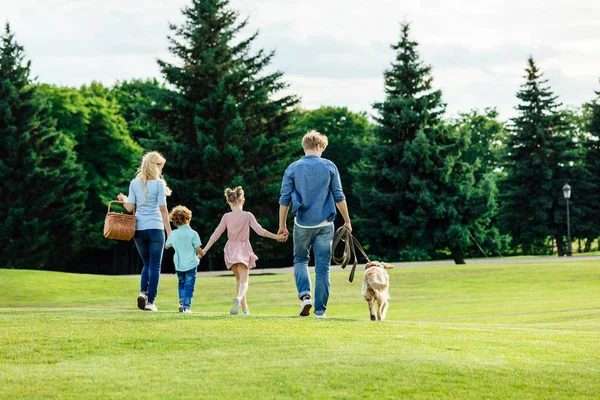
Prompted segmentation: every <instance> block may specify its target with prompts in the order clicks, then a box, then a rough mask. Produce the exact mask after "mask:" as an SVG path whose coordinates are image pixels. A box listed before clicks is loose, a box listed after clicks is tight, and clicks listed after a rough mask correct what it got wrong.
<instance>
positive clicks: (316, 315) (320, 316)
mask: <svg viewBox="0 0 600 400" xmlns="http://www.w3.org/2000/svg"><path fill="white" fill-rule="evenodd" d="M315 317H316V318H327V317H326V316H325V314H321V315H319V314H315Z"/></svg>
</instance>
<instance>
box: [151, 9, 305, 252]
mask: <svg viewBox="0 0 600 400" xmlns="http://www.w3.org/2000/svg"><path fill="white" fill-rule="evenodd" d="M228 5H229V1H227V0H193V1H192V2H191V5H190V6H189V7H186V8H184V10H183V14H184V17H185V22H184V23H183V24H182V25H181V26H171V30H172V31H173V32H174V36H173V37H170V38H169V40H170V43H171V45H170V51H171V53H172V55H173V56H174V57H175V58H176V59H177V60H178V61H177V62H176V63H168V62H166V61H159V66H160V69H161V71H162V73H163V75H164V78H165V79H166V81H167V83H168V84H169V85H171V87H173V88H174V90H172V91H165V92H164V97H163V98H162V99H161V100H160V101H159V104H160V106H161V107H163V108H164V107H165V105H166V107H167V110H166V111H163V112H159V113H155V114H156V115H157V116H158V118H160V120H161V122H162V124H163V125H164V126H165V127H166V129H165V131H166V132H169V133H170V134H171V135H172V138H170V142H169V143H165V147H166V151H165V153H166V154H165V155H166V157H167V165H166V167H165V176H166V177H167V178H168V181H169V183H170V184H171V185H172V187H173V197H172V199H171V200H169V201H170V202H172V203H173V204H180V203H181V204H184V205H186V206H187V207H189V208H190V209H191V210H192V212H193V214H194V216H193V222H192V224H193V225H196V226H199V227H202V230H203V231H204V232H206V233H205V235H207V234H210V231H211V229H214V228H215V227H216V226H217V224H218V222H219V220H220V217H221V215H222V214H223V212H226V211H228V206H227V203H226V202H225V200H224V196H223V191H224V189H225V188H226V187H234V186H237V185H242V186H243V187H244V189H245V190H246V208H247V209H249V210H250V211H252V212H253V213H254V214H255V215H256V217H257V218H258V219H259V221H260V222H261V223H262V224H263V225H264V226H265V227H266V228H267V229H270V230H275V229H276V227H277V215H276V210H277V204H278V202H277V200H278V197H279V189H280V183H281V177H282V174H283V171H284V169H285V166H286V163H287V162H288V161H289V160H287V159H285V157H283V158H284V159H282V157H281V156H282V153H281V151H283V149H284V147H285V146H284V145H283V143H284V142H285V140H286V136H285V135H286V131H285V128H286V126H287V124H288V119H289V113H290V112H291V109H292V107H293V106H294V105H295V104H296V103H297V99H296V97H294V96H288V95H283V94H281V93H280V91H281V90H282V89H285V88H286V87H287V85H286V84H285V83H284V82H282V73H281V72H275V73H266V72H265V69H266V68H267V67H268V65H269V64H270V62H271V60H272V58H273V55H274V54H273V53H265V52H264V51H263V50H260V51H258V52H257V53H256V54H252V52H251V45H252V43H253V42H254V40H255V39H256V37H257V33H255V34H253V35H251V36H250V37H248V38H246V39H239V40H238V38H239V37H240V36H241V35H240V33H241V32H242V30H243V29H244V28H246V26H247V23H248V21H247V20H244V21H242V22H238V13H237V12H235V11H233V10H231V9H229V8H228ZM266 216H270V218H267V219H265V218H264V217H266ZM261 244H262V245H265V246H269V247H275V244H273V241H270V242H264V241H259V245H258V248H259V249H260V248H261ZM264 255H265V253H264V252H263V256H264ZM212 256H213V257H214V253H213V254H212Z"/></svg>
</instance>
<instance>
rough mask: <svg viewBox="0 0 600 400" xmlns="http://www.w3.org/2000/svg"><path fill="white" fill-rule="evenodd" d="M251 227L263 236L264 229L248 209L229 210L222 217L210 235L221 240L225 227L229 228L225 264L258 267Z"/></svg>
mask: <svg viewBox="0 0 600 400" xmlns="http://www.w3.org/2000/svg"><path fill="white" fill-rule="evenodd" d="M250 228H252V229H254V232H256V233H257V234H259V235H260V236H263V235H264V234H265V232H267V230H266V229H264V228H263V227H262V226H260V224H259V223H258V222H257V221H256V218H254V215H252V213H250V212H248V211H242V212H233V211H232V212H228V213H227V214H224V215H223V218H221V223H219V226H217V229H215V231H214V232H213V234H212V235H211V236H210V238H211V239H213V240H214V241H215V242H216V241H217V240H219V238H220V237H221V235H222V234H223V232H225V229H227V239H228V240H227V244H225V264H226V265H227V269H231V266H232V265H233V264H239V263H242V264H245V265H246V266H247V267H248V269H252V268H254V267H256V260H258V257H256V254H254V251H253V250H252V246H251V245H250Z"/></svg>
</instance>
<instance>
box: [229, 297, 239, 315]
mask: <svg viewBox="0 0 600 400" xmlns="http://www.w3.org/2000/svg"><path fill="white" fill-rule="evenodd" d="M239 310H240V299H238V298H237V297H235V298H234V299H233V304H232V305H231V311H229V314H230V315H238V311H239Z"/></svg>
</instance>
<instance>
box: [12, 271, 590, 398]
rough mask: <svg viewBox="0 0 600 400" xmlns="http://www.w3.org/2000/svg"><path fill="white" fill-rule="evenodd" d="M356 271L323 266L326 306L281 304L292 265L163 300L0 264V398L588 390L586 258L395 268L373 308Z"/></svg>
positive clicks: (127, 283)
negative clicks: (143, 307) (188, 297)
mask: <svg viewBox="0 0 600 400" xmlns="http://www.w3.org/2000/svg"><path fill="white" fill-rule="evenodd" d="M360 275H361V274H360V273H359V274H358V275H357V278H358V279H357V280H356V281H355V282H354V283H352V284H351V283H348V281H347V276H348V274H347V272H342V273H332V296H331V300H330V304H329V308H328V310H327V315H328V317H329V318H328V319H326V320H316V319H315V318H314V317H313V316H311V317H309V318H300V317H297V316H296V315H297V311H298V306H299V302H298V301H297V299H296V297H295V288H294V282H293V276H292V275H264V276H251V280H250V290H249V304H250V309H251V312H252V314H251V315H249V316H242V315H240V316H236V317H233V316H229V315H228V312H229V307H230V304H231V299H232V298H233V296H234V294H235V293H234V279H233V277H199V279H198V281H197V285H196V295H195V298H194V303H193V305H192V310H193V311H194V314H191V315H183V314H180V313H178V312H177V295H176V279H175V277H174V276H166V277H163V278H162V279H161V283H160V289H159V297H158V299H157V302H156V304H157V306H158V307H159V310H160V311H159V312H158V313H149V312H142V311H139V310H137V308H136V306H135V298H136V296H137V293H138V284H139V278H138V277H131V276H126V277H119V276H93V275H78V274H64V273H54V272H44V271H15V270H0V398H2V399H4V398H6V399H8V398H10V399H18V398H65V399H72V398H86V399H100V398H102V399H106V398H123V399H153V398H161V399H183V398H190V399H192V398H195V399H198V398H210V399H237V398H239V399H242V398H253V399H254V398H256V399H266V398H273V399H275V398H294V399H297V398H310V399H312V398H320V399H348V398H374V399H392V398H423V399H425V398H431V399H439V398H456V399H468V398H474V399H475V398H499V399H508V398H514V399H523V398H540V399H548V398H578V399H579V398H589V399H597V398H599V397H600V379H599V378H598V377H599V376H600V262H598V261H576V260H573V261H571V260H569V261H565V260H561V261H560V262H556V263H543V264H513V265H510V264H507V265H467V266H443V267H424V268H398V269H394V270H391V271H390V276H391V279H392V282H391V286H392V289H391V295H392V301H391V305H390V309H389V312H388V321H386V322H384V323H377V322H371V321H369V320H368V311H367V305H366V302H365V301H363V300H362V299H361V297H360V279H359V278H360Z"/></svg>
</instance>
